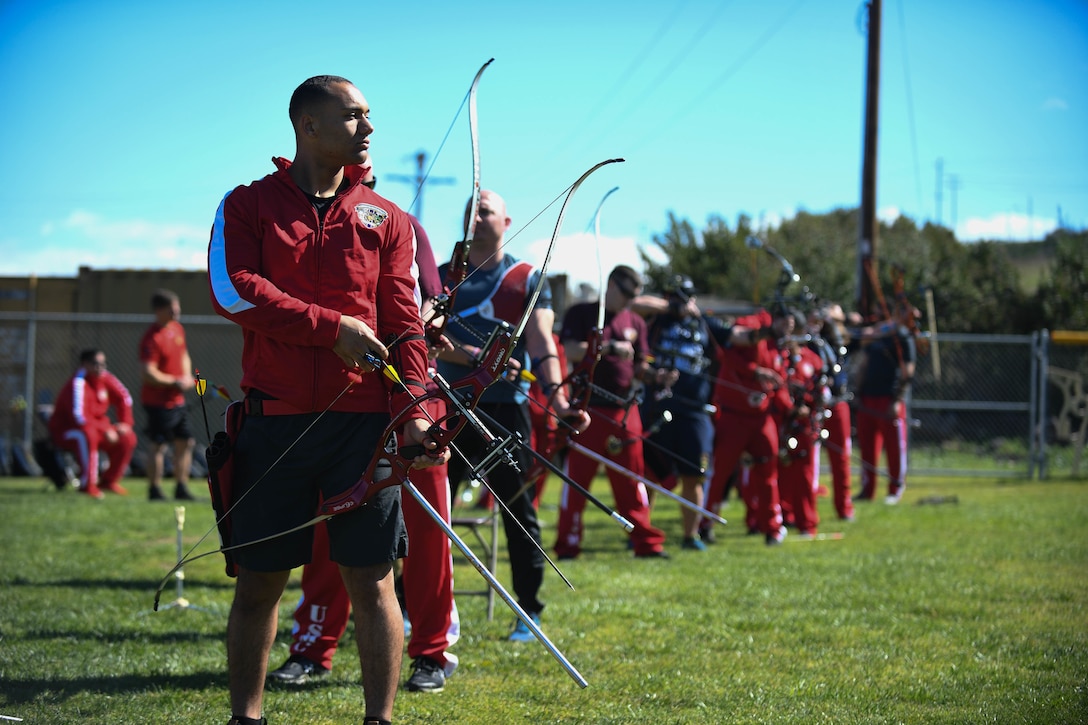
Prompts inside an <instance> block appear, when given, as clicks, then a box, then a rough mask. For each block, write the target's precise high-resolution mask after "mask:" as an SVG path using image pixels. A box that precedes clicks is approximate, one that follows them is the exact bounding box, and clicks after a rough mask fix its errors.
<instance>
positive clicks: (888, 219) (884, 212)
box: [876, 206, 902, 224]
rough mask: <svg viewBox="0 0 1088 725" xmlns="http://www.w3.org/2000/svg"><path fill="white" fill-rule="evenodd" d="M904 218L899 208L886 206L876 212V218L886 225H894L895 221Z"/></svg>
mask: <svg viewBox="0 0 1088 725" xmlns="http://www.w3.org/2000/svg"><path fill="white" fill-rule="evenodd" d="M900 216H902V213H901V212H900V211H899V207H897V206H886V207H884V208H883V209H877V210H876V218H877V219H879V220H880V221H882V222H884V223H885V224H894V223H895V220H896V219H898V218H899V217H900Z"/></svg>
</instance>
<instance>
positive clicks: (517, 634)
mask: <svg viewBox="0 0 1088 725" xmlns="http://www.w3.org/2000/svg"><path fill="white" fill-rule="evenodd" d="M527 614H528V615H529V618H530V619H532V620H533V624H535V625H537V626H538V627H539V626H540V615H539V614H537V613H536V612H527ZM534 639H536V635H535V634H533V630H531V629H529V625H527V624H525V622H523V621H521V619H520V618H519V619H518V621H517V623H516V624H515V625H514V631H513V632H511V633H510V636H509V637H507V640H508V641H510V642H532V641H533V640H534Z"/></svg>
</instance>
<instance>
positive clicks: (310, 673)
mask: <svg viewBox="0 0 1088 725" xmlns="http://www.w3.org/2000/svg"><path fill="white" fill-rule="evenodd" d="M329 672H330V670H328V669H327V668H325V667H322V666H321V665H319V664H317V663H316V662H314V661H313V660H308V659H306V658H305V657H303V656H301V655H291V656H290V657H288V658H287V661H286V662H284V663H283V666H281V667H280V668H279V669H278V670H272V671H271V672H269V673H268V679H269V680H272V681H274V682H282V683H284V684H287V685H301V684H304V683H306V682H309V681H310V680H312V679H318V678H321V677H327V676H328V674H329Z"/></svg>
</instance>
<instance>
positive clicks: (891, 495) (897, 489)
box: [884, 484, 907, 506]
mask: <svg viewBox="0 0 1088 725" xmlns="http://www.w3.org/2000/svg"><path fill="white" fill-rule="evenodd" d="M906 488H907V487H906V485H904V484H899V485H898V486H896V485H895V484H892V485H891V486H890V487H889V488H888V496H887V498H885V499H884V503H886V504H888V505H889V506H894V505H896V504H897V503H899V500H900V499H901V498H903V491H905V490H906Z"/></svg>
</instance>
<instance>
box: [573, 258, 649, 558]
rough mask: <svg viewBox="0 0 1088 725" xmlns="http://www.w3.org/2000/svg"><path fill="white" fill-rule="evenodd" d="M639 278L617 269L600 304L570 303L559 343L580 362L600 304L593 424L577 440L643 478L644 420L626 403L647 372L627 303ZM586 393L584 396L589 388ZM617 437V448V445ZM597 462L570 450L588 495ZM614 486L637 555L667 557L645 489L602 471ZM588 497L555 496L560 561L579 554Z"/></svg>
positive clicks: (643, 336) (644, 348)
mask: <svg viewBox="0 0 1088 725" xmlns="http://www.w3.org/2000/svg"><path fill="white" fill-rule="evenodd" d="M641 288H642V284H641V281H640V280H639V276H638V273H637V272H636V271H635V270H633V269H632V268H630V267H627V266H624V265H621V266H619V267H616V268H615V269H613V270H612V272H611V274H609V276H608V286H607V288H606V290H605V291H604V299H603V300H601V301H600V302H599V303H598V302H584V303H581V304H577V305H574V306H573V307H571V308H570V309H569V310H567V313H566V315H565V317H564V318H563V327H562V330H561V332H560V335H559V336H560V339H561V340H562V341H563V345H564V349H566V351H567V357H568V359H570V360H572V361H573V362H574V364H575V365H577V364H579V363H580V362H581V361H582V360H583V358H584V357H585V355H586V354H587V350H588V343H587V339H588V337H589V334H590V331H591V330H592V329H593V328H595V327H596V325H597V317H598V309H599V307H598V305H599V304H603V305H604V306H605V317H604V329H603V330H602V331H601V345H602V355H601V359H600V361H599V362H598V363H597V366H596V368H595V369H594V371H593V387H594V388H595V389H597V390H596V392H593V393H591V394H590V398H589V404H590V406H591V407H592V409H593V422H592V423H590V425H589V428H587V429H586V430H585V431H584V432H582V433H580V434H579V435H578V439H577V442H578V443H579V444H580V445H582V446H585V447H586V448H588V449H590V450H592V451H594V452H595V453H599V454H601V455H602V456H606V457H607V458H609V459H610V460H612V461H615V462H616V463H617V464H619V465H620V466H622V467H623V468H626V469H627V470H629V471H631V472H632V473H635V474H638V475H642V472H643V465H644V463H643V456H642V418H641V417H640V416H639V410H638V406H637V405H632V404H631V401H630V400H629V397H630V394H631V386H632V383H633V382H634V381H635V380H637V379H638V378H639V377H641V375H642V374H643V373H644V372H645V371H646V370H647V368H648V365H647V364H646V357H647V356H648V355H649V350H650V348H649V343H648V340H647V333H646V321H645V320H644V319H643V318H642V317H640V316H639V315H637V314H635V313H634V312H632V311H631V310H630V309H629V308H628V303H629V302H630V301H631V300H632V299H634V298H635V297H636V296H638V294H639V292H641ZM587 392H589V391H587ZM619 439H622V443H620V444H619V445H617V444H616V441H617V440H619ZM600 467H601V464H600V463H598V462H597V460H595V459H593V458H590V457H589V456H587V455H585V454H584V453H579V452H578V451H576V450H570V451H569V453H568V456H567V475H568V476H570V479H571V480H572V481H574V482H575V483H577V484H579V485H581V486H582V487H584V488H585V489H586V490H589V487H590V485H591V484H592V482H593V478H594V477H595V476H596V475H597V471H598V469H600ZM606 472H607V474H608V480H609V482H610V483H611V484H612V495H613V497H614V499H615V502H616V511H617V512H618V513H619V514H620V515H622V516H623V517H624V518H626V519H627V520H628V521H630V522H631V523H632V524H634V527H635V528H634V529H633V530H632V532H631V544H632V548H633V549H634V553H635V556H636V557H658V558H662V557H665V556H666V554H665V553H664V549H663V544H664V542H665V533H664V532H663V531H661V530H660V529H657V528H655V527H654V526H653V525H652V524H651V523H650V499H649V495H648V494H647V492H646V486H645V485H644V484H642V483H640V482H639V481H636V480H633V479H631V478H630V477H628V476H626V475H624V474H622V473H620V472H618V471H615V470H613V469H611V468H606ZM585 507H586V498H585V496H583V495H582V494H581V493H579V492H577V491H574V490H572V489H571V488H570V487H569V486H567V487H564V489H563V493H562V495H561V496H560V498H559V523H558V532H557V536H556V541H555V553H556V554H557V555H558V556H559V558H560V559H573V558H575V557H577V556H578V555H579V554H580V553H581V551H582V535H583V532H584V526H583V522H582V516H583V512H584V511H585Z"/></svg>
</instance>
